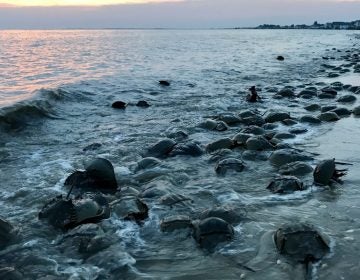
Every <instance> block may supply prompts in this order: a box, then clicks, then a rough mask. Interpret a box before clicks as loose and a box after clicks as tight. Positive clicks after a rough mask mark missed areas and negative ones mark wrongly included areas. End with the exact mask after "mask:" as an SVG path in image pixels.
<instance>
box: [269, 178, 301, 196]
mask: <svg viewBox="0 0 360 280" xmlns="http://www.w3.org/2000/svg"><path fill="white" fill-rule="evenodd" d="M266 188H267V189H268V190H270V191H271V192H273V193H278V194H289V193H293V192H295V191H302V190H304V189H305V187H304V184H303V182H301V180H299V179H298V178H296V177H295V176H278V177H276V178H274V179H273V180H272V181H271V182H270V184H269V185H268V186H267V187H266Z"/></svg>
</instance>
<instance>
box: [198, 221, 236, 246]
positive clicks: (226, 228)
mask: <svg viewBox="0 0 360 280" xmlns="http://www.w3.org/2000/svg"><path fill="white" fill-rule="evenodd" d="M193 225H194V232H193V237H194V238H195V240H196V241H197V243H198V244H199V246H200V247H201V248H204V249H207V250H210V251H212V250H213V249H215V247H216V246H217V245H218V244H219V243H222V242H228V241H230V240H231V239H233V237H234V228H233V227H232V225H230V224H229V223H228V222H226V221H224V220H223V219H220V218H215V217H210V218H206V219H204V220H201V221H199V222H194V223H193Z"/></svg>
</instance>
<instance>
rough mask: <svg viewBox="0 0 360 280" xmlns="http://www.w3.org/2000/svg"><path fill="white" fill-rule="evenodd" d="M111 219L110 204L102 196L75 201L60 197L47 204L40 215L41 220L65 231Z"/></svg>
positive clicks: (76, 199)
mask: <svg viewBox="0 0 360 280" xmlns="http://www.w3.org/2000/svg"><path fill="white" fill-rule="evenodd" d="M109 217H110V207H109V204H108V202H107V200H106V199H105V198H104V197H102V196H101V195H94V196H88V197H86V198H82V197H78V198H75V199H67V198H63V196H62V195H60V196H57V197H56V198H54V199H52V200H50V201H49V202H48V203H46V204H45V205H44V207H43V208H42V209H41V211H40V213H39V219H46V220H47V221H48V223H49V224H50V225H52V226H53V227H55V228H58V229H61V230H64V231H65V230H68V229H71V228H74V227H76V226H78V225H81V224H86V223H97V222H100V221H101V220H103V219H107V218H109Z"/></svg>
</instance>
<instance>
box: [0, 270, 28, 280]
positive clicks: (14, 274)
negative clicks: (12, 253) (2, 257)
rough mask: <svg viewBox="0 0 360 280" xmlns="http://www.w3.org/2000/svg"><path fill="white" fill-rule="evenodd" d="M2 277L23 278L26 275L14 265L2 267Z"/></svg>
mask: <svg viewBox="0 0 360 280" xmlns="http://www.w3.org/2000/svg"><path fill="white" fill-rule="evenodd" d="M0 279H2V280H22V279H24V275H23V274H22V273H21V272H20V271H18V270H17V269H15V268H14V267H2V268H0Z"/></svg>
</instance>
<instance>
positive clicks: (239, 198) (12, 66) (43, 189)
mask: <svg viewBox="0 0 360 280" xmlns="http://www.w3.org/2000/svg"><path fill="white" fill-rule="evenodd" d="M354 34H356V32H343V31H341V32H337V31H311V30H308V31H293V30H292V31H284V30H282V31H261V30H226V31H225V30H212V31H208V30H207V31H201V30H197V31H195V30H194V31H181V30H177V31H174V30H172V31H169V30H160V31H134V30H131V31H123V30H121V31H118V30H116V31H1V33H0V41H1V42H2V44H1V45H0V70H1V71H0V79H1V80H2V83H1V85H0V105H1V108H0V123H1V128H2V130H1V139H0V159H1V161H0V181H1V190H2V198H1V199H0V210H1V213H3V214H2V216H4V217H5V218H7V219H9V220H10V221H11V222H12V223H13V224H14V225H21V233H22V237H21V240H20V241H19V242H18V243H17V244H15V245H13V246H12V247H10V248H8V249H6V251H3V252H0V255H1V259H0V264H1V265H2V266H3V265H12V266H15V267H17V268H18V269H19V270H20V271H22V272H23V273H25V274H26V275H28V277H29V279H40V278H41V277H45V276H52V277H53V278H54V279H104V278H103V277H105V276H109V277H110V278H113V279H190V278H195V277H198V278H200V279H238V278H240V277H245V278H248V279H269V275H271V277H270V278H274V279H275V278H276V279H289V277H294V278H295V277H299V279H301V277H302V275H301V269H293V266H292V265H291V264H288V263H287V261H286V260H285V259H283V258H281V257H280V256H277V255H275V256H274V259H269V260H268V261H269V262H268V263H269V265H266V264H268V263H267V262H266V261H263V262H262V268H261V269H260V270H259V271H257V272H249V271H247V270H246V269H244V267H243V266H241V265H240V264H245V263H247V262H248V261H249V260H251V259H253V258H254V257H255V256H256V254H257V251H258V249H259V247H261V246H260V238H261V236H262V235H263V234H264V233H266V232H268V231H272V230H275V229H276V228H277V227H278V226H279V225H281V224H282V223H283V222H286V221H293V220H302V221H309V222H311V223H313V224H315V225H317V226H318V227H319V228H321V229H322V230H323V231H324V232H325V233H326V234H327V235H328V236H329V237H330V240H331V246H332V253H331V255H329V257H328V258H326V259H325V260H322V262H321V263H320V264H319V265H318V266H319V267H318V268H317V272H316V275H317V277H318V279H357V276H358V275H360V271H359V263H358V262H359V259H360V254H359V252H360V250H359V247H360V243H359V242H357V240H358V239H359V234H360V230H359V229H360V226H359V220H358V217H359V209H360V208H359V207H360V205H359V202H358V198H359V193H358V190H357V188H356V186H357V185H358V183H359V182H358V179H357V178H356V175H357V174H358V172H357V171H358V170H357V169H358V166H357V163H358V161H359V159H358V151H357V147H356V144H357V142H358V141H357V139H358V137H360V135H356V133H358V132H359V131H360V130H359V129H358V127H359V126H360V122H359V119H355V118H353V117H349V118H345V119H341V120H340V121H339V122H337V123H336V125H333V123H331V124H324V125H320V126H308V125H304V124H297V125H296V127H299V128H307V129H308V132H307V133H306V134H304V135H299V136H297V137H296V138H295V139H293V140H289V141H288V142H289V143H292V144H294V145H298V146H297V147H299V148H303V147H304V146H305V147H306V150H308V151H312V152H316V153H319V154H320V156H318V157H316V158H315V159H314V160H313V161H311V163H312V164H316V162H317V160H319V159H323V158H332V157H336V158H337V159H338V160H341V161H346V162H351V163H353V164H354V165H353V166H350V167H349V174H348V176H347V177H346V178H345V180H344V184H343V185H341V186H340V187H338V188H334V189H319V188H315V187H313V188H310V189H309V190H307V191H305V192H301V193H300V192H299V193H295V194H291V195H286V196H278V195H273V194H270V193H269V192H268V191H267V190H266V189H265V188H266V186H267V185H268V183H269V181H270V180H271V179H272V178H273V176H274V175H275V174H276V172H277V171H276V169H275V168H274V167H272V166H271V165H270V164H269V162H268V161H264V162H263V161H246V165H247V167H246V170H245V171H244V172H242V173H229V174H227V175H226V176H225V177H219V176H216V173H215V172H214V165H215V164H214V163H209V162H208V159H209V155H203V156H201V157H199V158H188V157H186V156H179V157H175V158H169V159H165V160H163V162H162V165H161V167H156V168H155V171H156V173H157V174H158V175H157V176H156V177H155V178H152V179H151V180H150V179H149V180H150V182H149V180H148V179H146V178H145V179H141V178H140V177H139V175H138V174H135V173H134V171H133V167H134V166H135V165H136V162H138V161H139V160H140V159H141V158H142V153H143V152H144V150H145V148H146V147H148V146H149V145H151V144H153V143H155V142H157V141H158V140H159V139H160V138H162V137H165V136H167V135H168V134H169V133H171V132H174V131H177V130H180V129H182V130H184V131H186V132H187V133H188V134H189V138H190V139H192V140H195V141H198V142H199V143H200V144H201V145H204V146H205V145H206V144H208V143H210V142H212V141H214V140H217V139H219V138H223V137H227V136H229V137H232V136H233V135H235V134H236V133H237V132H238V131H239V130H240V129H241V128H242V126H235V127H231V128H230V129H229V130H228V131H226V132H214V131H207V130H204V129H201V128H199V127H198V124H199V123H200V122H201V121H203V120H204V119H205V117H206V116H213V115H217V114H219V113H224V112H232V113H237V112H240V111H242V110H245V109H248V108H253V107H255V108H257V109H258V110H259V111H260V112H261V113H266V112H267V111H268V110H269V109H270V108H271V109H274V110H284V111H287V112H288V111H290V112H291V115H292V116H293V117H297V116H300V115H302V114H305V111H304V109H303V106H304V105H307V104H310V103H320V104H321V105H325V104H328V103H329V101H326V100H320V101H319V100H317V99H316V100H302V99H299V100H298V99H296V101H289V100H287V99H283V100H275V99H272V98H271V97H272V95H273V93H271V92H270V90H269V89H270V88H271V87H276V88H277V89H281V88H282V87H284V86H285V85H291V86H294V87H295V88H296V91H297V92H298V91H300V90H301V88H302V87H303V86H304V85H315V86H316V83H318V82H319V81H325V82H333V81H337V80H341V79H342V77H339V78H338V79H331V80H329V79H327V78H325V74H324V73H322V72H319V71H320V70H321V69H322V68H321V64H322V63H329V64H334V65H337V64H341V63H342V59H341V56H342V55H343V54H344V52H343V51H344V50H346V49H351V48H353V47H354V44H356V47H357V48H358V44H359V43H358V40H357V39H356V38H355V36H354ZM334 42H336V44H335V43H334ZM334 47H335V48H337V49H339V50H341V51H342V52H337V51H336V50H332V48H334ZM277 55H283V56H284V57H285V61H284V62H279V61H277V60H276V59H275V58H276V56H277ZM323 56H334V57H335V59H334V60H333V61H324V60H323V59H322V57H323ZM345 76H346V75H344V77H345ZM348 77H351V81H354V82H353V83H352V84H353V85H355V84H356V82H355V80H356V79H357V78H358V74H351V75H348ZM356 77H357V78H356ZM161 79H168V80H170V81H171V86H170V87H161V86H159V85H158V83H157V81H158V80H161ZM343 79H345V78H343ZM346 79H350V78H346ZM254 84H256V85H257V86H258V87H259V88H262V92H260V95H261V96H262V97H263V98H264V102H263V103H259V104H250V105H249V104H246V102H244V97H245V95H246V93H247V89H248V88H249V86H251V85H254ZM321 87H322V86H321V85H319V86H318V88H319V89H320V88H321ZM346 93H347V92H346V91H344V92H341V93H340V94H346ZM116 100H123V101H125V102H129V103H132V104H135V103H136V102H137V101H138V100H147V101H148V102H149V103H150V104H151V105H152V106H151V107H149V108H147V109H143V108H138V107H136V106H131V105H129V106H128V107H127V108H126V110H125V111H122V110H115V109H112V108H111V103H112V102H113V101H116ZM334 102H335V101H332V102H331V103H334ZM289 106H292V107H289ZM353 106H355V104H351V105H345V107H349V108H350V109H351V108H352V107H353ZM277 130H279V131H288V130H289V127H287V126H285V125H280V126H279V127H278V128H277ZM329 131H330V132H329ZM320 134H321V135H322V136H319V137H318V135H320ZM348 135H349V136H348ZM350 135H351V137H350ZM92 143H101V144H102V146H101V148H100V149H98V150H96V151H88V152H84V151H83V148H85V147H86V146H88V145H89V144H92ZM241 153H242V151H241V150H240V149H239V150H237V149H236V150H234V151H233V152H232V155H233V156H236V157H241ZM98 156H101V157H105V158H107V159H109V160H110V161H111V162H112V163H113V164H114V167H115V172H116V175H117V178H118V181H119V182H120V184H121V185H123V186H124V185H131V186H133V187H135V188H137V189H138V190H140V191H141V190H144V189H145V188H147V187H149V186H150V185H151V184H157V185H159V186H165V187H166V188H167V189H168V191H169V192H172V193H179V194H183V195H185V196H189V197H190V198H191V199H192V200H193V203H184V204H182V205H178V206H176V207H172V208H170V207H168V206H166V205H162V204H160V203H159V201H158V199H148V200H147V201H146V202H147V203H148V204H149V208H150V217H149V219H147V220H146V221H145V223H144V224H143V225H141V226H139V225H137V224H134V223H132V222H128V221H126V222H125V221H121V220H119V219H118V218H117V217H116V216H115V215H112V217H111V218H110V219H108V220H105V221H103V222H101V223H100V225H101V227H102V228H103V229H104V231H105V232H106V233H108V234H109V235H111V236H112V238H113V239H114V242H113V243H114V244H113V245H112V246H110V247H109V248H107V249H105V250H102V251H100V252H99V253H97V254H96V255H95V256H94V257H91V258H88V259H84V258H83V257H82V256H81V255H80V254H79V253H77V251H76V246H74V245H71V244H68V243H66V242H63V241H62V239H61V238H62V234H61V233H60V232H58V231H56V230H53V229H51V228H50V226H48V225H46V224H45V223H44V222H43V221H39V220H38V219H37V215H38V212H39V210H40V209H41V207H42V206H43V205H44V203H45V202H46V201H48V200H49V199H51V198H52V197H54V196H55V195H57V194H59V193H60V194H66V193H67V189H65V188H64V187H63V183H64V180H65V179H66V177H67V176H68V175H69V174H70V173H71V172H72V171H73V170H74V169H82V168H83V164H84V162H86V161H87V160H88V159H91V158H93V157H98ZM310 177H311V176H310ZM303 179H304V180H305V181H306V182H310V181H311V178H308V177H306V178H303ZM226 204H233V205H236V206H241V207H243V208H244V209H246V211H247V213H248V217H247V219H244V222H241V223H240V224H238V225H237V226H236V227H235V232H236V234H235V238H234V240H233V241H232V242H230V243H228V244H222V245H221V246H219V248H218V249H217V250H216V251H215V252H214V253H209V252H206V251H203V250H202V249H200V248H198V247H197V245H196V243H195V241H194V240H193V238H192V237H191V236H190V234H189V232H187V231H178V232H174V233H163V232H161V231H160V226H159V221H160V219H161V218H163V217H165V216H168V215H171V214H179V213H181V214H187V215H190V216H192V217H195V216H196V214H197V213H199V212H200V211H202V210H204V209H206V208H211V207H213V206H215V205H226ZM70 243H71V242H70ZM270 245H271V244H270ZM270 245H269V244H267V245H264V244H262V246H270ZM278 260H279V262H277V261H278ZM277 263H278V264H277ZM293 274H295V275H293ZM295 279H297V278H295Z"/></svg>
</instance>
